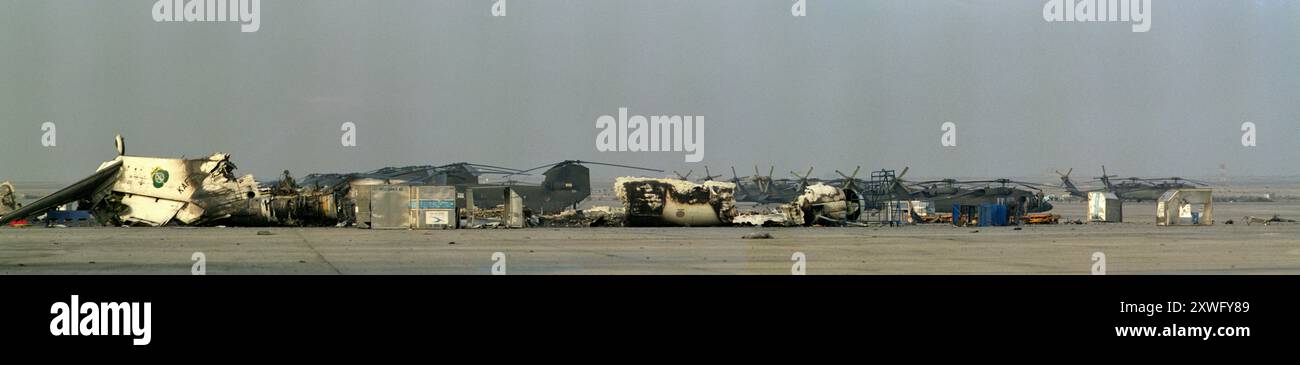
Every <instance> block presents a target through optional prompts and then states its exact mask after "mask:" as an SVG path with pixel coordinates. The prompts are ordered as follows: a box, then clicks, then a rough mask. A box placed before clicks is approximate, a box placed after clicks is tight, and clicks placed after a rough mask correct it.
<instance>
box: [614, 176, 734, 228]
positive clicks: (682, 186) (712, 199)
mask: <svg viewBox="0 0 1300 365" xmlns="http://www.w3.org/2000/svg"><path fill="white" fill-rule="evenodd" d="M735 189H736V184H732V183H729V182H717V181H707V182H705V183H704V184H696V183H692V182H689V181H684V180H674V179H652V178H636V177H621V178H618V179H617V180H615V182H614V193H615V194H616V195H617V196H618V198H619V199H620V200H622V201H623V206H624V207H625V208H626V214H627V215H626V218H625V224H626V225H628V226H639V227H646V226H650V227H653V226H693V227H700V226H718V225H730V224H731V220H732V218H733V217H735V216H736V197H735V195H734V193H735Z"/></svg>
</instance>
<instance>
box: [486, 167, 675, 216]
mask: <svg viewBox="0 0 1300 365" xmlns="http://www.w3.org/2000/svg"><path fill="white" fill-rule="evenodd" d="M583 165H601V166H612V167H621V168H627V169H636V170H644V171H653V172H660V173H662V172H664V171H663V170H656V169H651V168H645V167H637V166H628V165H618V164H611V163H603V162H592V161H581V160H564V161H560V162H555V163H549V164H545V165H541V166H537V167H534V168H531V169H527V170H521V171H519V172H516V173H511V174H506V175H505V176H504V177H507V178H509V177H512V176H515V175H526V174H528V173H529V172H533V171H537V170H540V169H543V168H545V169H546V171H544V172H542V176H545V179H543V180H542V183H541V184H539V185H523V184H519V183H518V182H515V181H513V180H510V179H508V180H507V182H508V184H503V185H496V186H509V187H510V188H511V189H512V190H514V191H515V192H516V193H518V194H519V195H520V197H522V198H523V200H524V206H525V207H527V208H528V209H530V210H532V211H534V212H538V213H544V212H558V211H562V210H564V209H567V208H570V207H572V208H574V209H577V207H578V203H581V202H582V201H583V200H585V199H587V197H589V196H591V171H590V169H588V168H587V167H586V166H583ZM687 174H688V175H689V172H688V173H687ZM483 186H492V185H483ZM475 200H476V201H477V202H483V203H485V204H489V205H492V204H499V203H500V201H494V197H485V198H482V199H480V198H477V197H476V198H475Z"/></svg>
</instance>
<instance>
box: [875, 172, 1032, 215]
mask: <svg viewBox="0 0 1300 365" xmlns="http://www.w3.org/2000/svg"><path fill="white" fill-rule="evenodd" d="M905 185H906V186H905V187H903V189H901V191H902V192H905V195H903V196H900V198H906V199H910V200H924V201H930V202H931V204H932V206H934V207H935V211H936V212H951V210H952V207H953V206H954V205H981V204H986V203H990V204H1006V205H1008V206H1011V207H1013V210H1015V211H1016V213H1017V214H1026V213H1041V212H1046V211H1050V210H1052V204H1051V203H1048V202H1047V201H1046V200H1045V199H1044V198H1043V197H1044V194H1043V190H1042V189H1040V188H1039V187H1040V186H1045V185H1042V184H1037V183H1031V182H1024V181H1016V180H1011V179H992V180H956V179H941V180H930V181H916V182H906V183H905Z"/></svg>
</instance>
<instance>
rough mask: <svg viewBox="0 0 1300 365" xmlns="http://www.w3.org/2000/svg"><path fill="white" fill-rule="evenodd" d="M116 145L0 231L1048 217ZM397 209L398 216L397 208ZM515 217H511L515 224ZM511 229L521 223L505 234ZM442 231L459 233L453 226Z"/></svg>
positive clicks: (947, 204) (908, 189) (995, 189)
mask: <svg viewBox="0 0 1300 365" xmlns="http://www.w3.org/2000/svg"><path fill="white" fill-rule="evenodd" d="M116 145H117V156H116V157H115V158H113V159H112V160H109V161H107V162H104V163H102V164H101V165H100V166H99V168H98V169H96V171H95V172H94V173H93V174H91V175H90V176H88V177H86V178H84V179H81V180H79V181H77V182H76V183H74V184H72V185H70V186H67V187H65V188H62V189H60V190H58V191H56V192H54V193H52V194H49V195H47V196H45V197H43V198H40V199H38V200H36V201H34V202H31V203H30V204H26V205H22V204H19V199H18V198H20V197H23V196H20V195H18V194H17V192H16V190H15V188H14V186H13V185H12V184H10V183H8V182H4V183H0V224H8V223H10V222H14V221H19V220H24V219H32V218H38V217H41V216H42V215H44V214H47V213H50V212H54V211H56V210H66V209H67V208H69V207H72V206H75V207H76V210H77V211H82V212H89V214H90V215H91V216H93V218H94V221H95V222H97V223H98V224H102V225H114V226H119V225H124V226H154V227H156V226H166V225H183V226H218V225H230V226H352V225H355V226H358V227H371V224H370V223H371V222H370V220H369V219H359V218H358V216H361V215H366V216H367V217H372V218H373V217H374V214H372V209H370V208H371V207H372V205H370V204H371V201H372V196H371V195H370V192H371V191H372V190H376V189H377V190H380V191H388V190H392V188H400V187H404V186H409V187H430V186H433V187H443V188H444V189H443V190H441V191H444V193H438V194H445V195H439V196H447V198H445V199H448V200H441V201H439V202H441V203H439V204H445V205H447V207H444V206H443V205H439V204H434V205H436V207H435V208H450V209H452V210H451V214H452V215H447V216H445V218H441V219H438V220H439V221H444V222H445V221H446V220H459V219H464V220H465V221H466V222H468V223H466V226H468V227H475V226H479V225H478V224H476V223H475V222H476V219H478V218H483V217H484V216H483V215H480V214H479V213H491V212H498V213H500V214H501V217H506V216H509V217H511V222H514V223H509V224H507V225H506V226H509V227H520V226H524V225H529V226H694V227H699V226H730V225H752V226H861V225H866V223H871V222H875V223H880V221H881V219H880V218H878V217H879V215H880V213H879V212H881V211H882V210H891V209H894V208H887V207H895V206H898V205H899V204H901V203H906V205H907V206H908V208H907V209H906V210H900V211H905V213H901V214H910V215H912V216H915V215H916V214H917V210H916V209H914V208H915V207H912V205H913V204H915V203H916V202H918V201H924V202H928V203H929V205H930V206H931V208H932V209H934V211H935V212H940V211H946V210H947V209H949V208H951V209H956V208H955V207H957V206H973V205H978V204H1008V205H1014V206H1015V208H1014V209H1012V210H1013V214H1017V215H1019V214H1025V213H1036V212H1043V211H1047V210H1050V209H1051V205H1050V204H1047V203H1046V201H1043V199H1042V193H1041V191H1040V190H1038V189H1037V186H1036V184H1032V183H1026V182H1019V181H1011V180H1004V179H999V180H983V181H956V180H952V179H948V180H936V181H920V182H910V181H906V180H903V176H904V175H905V174H906V173H907V169H906V168H905V169H903V171H902V173H901V174H898V175H897V176H894V174H893V171H892V170H880V171H874V172H871V173H870V177H869V178H866V179H860V178H858V177H857V175H858V171H859V169H855V170H853V172H852V173H851V174H846V173H843V172H840V171H838V170H837V171H835V172H836V173H837V174H839V175H840V177H841V178H840V179H825V180H823V179H816V178H812V177H810V175H811V173H812V169H811V168H810V169H808V171H807V172H805V173H804V174H802V175H800V174H798V173H795V172H791V174H792V175H793V176H794V177H796V179H783V180H778V179H773V178H772V176H771V173H770V171H769V174H767V175H761V174H759V173H757V172H756V173H755V175H754V176H752V177H744V178H742V177H738V176H735V173H734V169H733V177H732V179H731V181H724V180H715V179H716V178H719V177H721V176H718V175H710V174H709V173H710V171H708V170H707V169H706V170H705V177H704V178H703V179H701V180H700V181H698V182H693V181H690V180H688V178H689V175H690V172H689V171H688V172H687V173H686V174H685V175H683V174H680V173H678V174H677V177H679V179H672V178H647V177H621V178H618V179H617V180H616V181H615V183H614V187H613V188H614V195H615V196H616V198H617V199H618V200H619V201H620V202H621V203H622V209H617V208H610V207H593V208H592V209H587V210H586V211H582V210H578V209H577V207H578V204H579V203H580V202H582V201H584V200H585V199H587V198H588V197H589V196H590V195H591V193H592V185H591V181H590V173H589V170H588V168H587V167H586V166H585V165H605V166H613V167H620V168H629V169H640V170H646V171H655V172H662V171H661V170H654V169H647V168H642V167H636V166H627V165H615V164H606V163H599V162H590V161H578V160H566V161H560V162H557V163H550V164H545V165H542V166H538V167H535V168H532V169H526V170H516V169H510V168H505V167H497V166H491V165H481V164H473V163H465V162H461V163H454V164H447V165H440V166H433V165H426V166H406V167H385V168H381V169H378V170H373V171H368V172H360V173H330V174H309V175H306V176H305V177H303V178H302V179H301V180H295V179H294V178H293V177H292V176H291V175H290V172H289V171H284V175H283V176H282V177H281V178H280V179H279V180H275V181H270V182H266V183H263V184H259V183H258V182H257V181H256V180H255V179H254V178H253V176H252V175H244V176H238V175H236V174H235V168H236V167H235V165H234V163H232V162H231V155H229V154H226V153H215V154H212V155H210V156H208V157H206V158H197V159H174V158H159V157H143V156H130V155H127V154H126V149H125V144H124V142H123V140H122V138H121V136H118V137H117V139H116ZM542 169H545V170H544V171H543V172H542V175H544V179H543V180H542V181H541V182H540V183H537V184H525V183H519V182H516V181H514V180H513V177H514V176H518V175H527V174H528V173H529V172H533V171H538V170H542ZM756 170H757V169H756ZM769 170H770V169H769ZM489 174H491V175H500V177H501V179H496V181H491V182H489V181H485V180H481V179H480V176H482V175H489ZM381 186H389V187H381ZM1013 186H1016V187H1020V188H1014V187H1013ZM451 187H454V188H455V189H454V190H453V189H451ZM421 189H422V188H421ZM501 191H504V192H505V194H500V192H501ZM450 196H455V198H450ZM412 199H414V198H412ZM452 199H454V201H453V200H452ZM738 202H742V203H753V204H759V207H760V209H762V210H760V211H750V212H739V211H738V208H737V203H738ZM74 203H75V205H74ZM399 203H401V204H399V205H402V206H403V207H405V204H406V203H405V202H404V201H402V202H399ZM416 203H417V201H416V200H411V204H412V205H411V206H410V208H411V209H412V210H413V211H414V210H415V209H416V208H420V209H424V208H427V207H424V205H426V204H425V203H426V202H425V201H423V200H420V201H418V203H419V204H418V205H417V204H416ZM768 204H773V205H776V207H775V208H772V207H770V206H769V205H768ZM512 207H513V208H512ZM465 208H468V209H465ZM520 208H522V209H520ZM457 209H460V211H459V213H461V214H457ZM424 213H425V212H420V213H419V214H417V215H420V216H423V215H422V214H424ZM435 213H438V212H435ZM891 214H892V213H891ZM434 215H438V214H434ZM517 215H522V216H523V218H520V219H515V218H514V217H516V216H517ZM413 216H415V215H413ZM431 216H432V215H431ZM439 216H442V215H439ZM453 217H454V218H453ZM891 217H893V218H889V219H898V217H896V216H891ZM489 218H490V217H489ZM428 220H429V219H424V220H422V222H424V221H428ZM502 220H503V222H504V221H505V219H504V218H503V219H502ZM520 220H523V221H526V224H517V223H518V222H519V221H520ZM588 221H589V222H588ZM927 221H928V220H927ZM450 227H451V228H457V227H459V226H458V225H457V224H454V223H453V224H451V225H450Z"/></svg>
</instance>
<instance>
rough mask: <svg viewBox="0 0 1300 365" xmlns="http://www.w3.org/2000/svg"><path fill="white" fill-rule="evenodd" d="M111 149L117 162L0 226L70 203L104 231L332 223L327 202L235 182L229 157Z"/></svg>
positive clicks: (245, 179) (240, 179) (241, 179)
mask: <svg viewBox="0 0 1300 365" xmlns="http://www.w3.org/2000/svg"><path fill="white" fill-rule="evenodd" d="M116 144H117V157H115V158H114V159H112V160H110V161H107V162H104V163H103V164H101V165H100V166H99V168H98V169H97V170H96V171H95V173H94V174H91V175H90V176H88V177H86V178H84V179H81V180H80V181H77V182H76V183H74V184H72V185H70V186H67V187H65V188H63V189H59V190H58V191H56V192H54V193H52V194H50V195H47V196H45V197H43V198H41V199H39V200H36V201H35V202H32V203H31V204H27V205H26V206H22V207H20V208H16V209H13V210H12V211H9V212H7V213H5V214H4V215H3V216H0V224H5V223H9V222H11V221H15V220H20V219H25V218H31V217H37V216H40V215H42V214H45V213H47V212H50V211H53V210H56V209H58V208H59V207H61V206H65V205H71V204H74V203H75V204H76V206H77V207H78V208H77V209H78V210H83V211H90V212H91V213H92V214H93V215H94V217H95V220H97V221H98V222H99V223H101V224H106V225H128V226H154V227H157V226H164V225H190V226H200V225H219V224H241V225H296V224H299V223H300V222H302V221H304V220H306V219H312V220H318V221H328V220H332V219H335V217H334V216H333V215H332V214H331V213H332V212H334V211H335V210H334V209H331V208H332V206H333V205H334V201H333V200H331V199H329V198H330V197H328V196H316V195H310V194H306V195H302V194H293V195H290V196H280V195H275V194H272V193H271V192H269V191H266V190H265V189H259V187H258V185H257V181H256V180H254V178H253V176H252V175H244V176H236V175H235V173H234V171H235V165H234V163H232V162H231V161H230V155H229V154H226V153H214V154H212V155H211V156H208V157H206V158H199V159H173V158H158V157H141V156H129V155H126V149H125V143H124V141H123V140H122V137H121V136H118V137H117V140H116ZM8 190H10V191H12V187H9V189H8Z"/></svg>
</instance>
